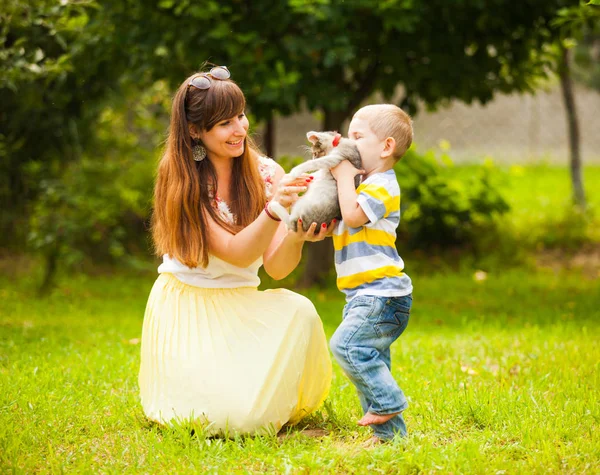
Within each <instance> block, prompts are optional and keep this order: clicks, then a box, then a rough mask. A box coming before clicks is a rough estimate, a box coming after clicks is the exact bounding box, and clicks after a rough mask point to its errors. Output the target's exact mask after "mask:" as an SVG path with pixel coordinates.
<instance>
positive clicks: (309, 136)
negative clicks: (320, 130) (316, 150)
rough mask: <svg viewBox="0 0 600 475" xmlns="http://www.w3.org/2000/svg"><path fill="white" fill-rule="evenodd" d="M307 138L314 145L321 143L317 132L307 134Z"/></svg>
mask: <svg viewBox="0 0 600 475" xmlns="http://www.w3.org/2000/svg"><path fill="white" fill-rule="evenodd" d="M306 138H307V139H308V141H309V142H310V143H311V144H313V145H314V144H315V143H317V142H318V141H319V137H318V135H317V132H313V131H312V130H311V131H310V132H308V133H307V134H306Z"/></svg>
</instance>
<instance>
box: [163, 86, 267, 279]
mask: <svg viewBox="0 0 600 475" xmlns="http://www.w3.org/2000/svg"><path fill="white" fill-rule="evenodd" d="M189 80H190V78H188V79H186V80H185V81H184V82H183V83H182V84H181V86H180V87H179V89H178V90H177V93H176V94H175V97H174V99H173V106H172V110H171V123H170V126H169V136H168V139H167V144H166V148H165V151H164V153H163V156H162V158H161V160H160V163H159V165H158V175H157V178H156V185H155V187H154V212H153V215H152V237H153V239H154V247H155V252H156V254H157V255H158V256H161V255H163V254H169V256H170V257H174V258H176V259H178V260H179V261H180V262H182V263H183V264H185V265H186V266H188V267H196V266H198V264H200V265H202V267H206V266H207V265H208V254H209V249H208V235H207V220H208V216H210V217H211V218H212V219H214V220H215V221H216V222H217V223H218V224H219V225H220V226H222V227H223V228H225V229H227V230H228V231H230V232H232V233H237V232H239V231H240V230H241V229H243V228H244V227H246V226H247V225H248V224H250V223H251V222H252V221H254V220H255V219H256V218H257V217H258V215H259V214H260V212H261V211H262V209H263V207H264V206H265V202H266V196H265V188H264V182H263V180H262V178H261V176H260V173H259V171H258V151H257V149H256V148H255V146H254V144H253V143H252V141H251V139H250V138H249V137H248V136H246V138H245V139H244V152H243V153H242V154H241V155H240V156H239V157H236V158H234V159H233V172H232V179H231V184H230V193H229V196H231V197H232V198H233V197H235V198H234V199H231V200H230V202H229V203H228V205H229V208H230V210H231V212H232V214H233V215H234V216H235V219H236V222H235V223H234V224H233V225H231V224H230V223H228V222H226V221H224V220H223V219H222V218H221V217H220V216H219V214H218V212H217V211H216V210H215V209H214V208H213V207H212V206H211V198H210V197H209V186H213V187H214V193H217V174H216V171H215V168H214V167H213V165H212V163H211V161H210V160H209V159H204V160H202V161H200V162H196V161H194V159H193V155H192V138H191V136H190V132H189V124H194V125H195V126H196V128H197V129H198V130H206V131H208V130H210V129H212V128H213V127H214V126H215V125H216V124H217V123H219V122H221V121H222V120H226V119H230V118H232V117H234V116H236V115H238V114H240V113H242V112H243V111H244V109H245V107H246V99H245V97H244V94H243V92H242V91H241V89H240V88H239V87H238V85H237V84H235V83H234V82H233V81H231V80H229V79H228V80H217V79H213V80H212V83H211V87H210V88H209V89H205V90H201V89H197V88H195V87H188V84H189Z"/></svg>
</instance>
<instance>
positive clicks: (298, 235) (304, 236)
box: [288, 219, 337, 242]
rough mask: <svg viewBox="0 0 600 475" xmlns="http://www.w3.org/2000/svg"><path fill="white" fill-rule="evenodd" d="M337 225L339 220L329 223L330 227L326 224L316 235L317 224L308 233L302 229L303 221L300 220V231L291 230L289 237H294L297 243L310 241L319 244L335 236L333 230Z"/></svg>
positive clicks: (312, 225) (310, 227)
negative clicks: (318, 242)
mask: <svg viewBox="0 0 600 475" xmlns="http://www.w3.org/2000/svg"><path fill="white" fill-rule="evenodd" d="M336 225H337V219H334V220H333V221H331V223H329V226H326V225H325V223H323V224H322V225H321V228H320V229H319V232H318V233H316V234H315V231H316V230H317V223H312V224H311V225H310V226H309V227H308V230H307V231H304V229H303V228H302V220H301V219H299V220H298V229H297V230H296V231H292V230H289V231H288V236H293V238H294V239H295V240H297V241H299V242H300V241H310V242H317V241H322V240H323V239H325V238H326V237H330V236H331V235H332V234H333V230H334V229H335V227H336Z"/></svg>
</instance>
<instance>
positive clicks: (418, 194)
mask: <svg viewBox="0 0 600 475" xmlns="http://www.w3.org/2000/svg"><path fill="white" fill-rule="evenodd" d="M305 160H306V159H304V158H302V157H291V156H284V157H282V158H280V159H279V163H280V164H281V165H282V166H283V168H284V169H285V170H286V171H289V170H291V169H292V168H293V167H294V166H295V165H298V164H299V163H301V162H303V161H305ZM457 170H458V169H457V168H455V167H454V166H453V163H452V160H451V159H450V157H449V156H448V155H446V154H442V155H441V156H439V157H438V156H436V155H435V153H434V152H433V151H428V152H426V153H424V154H420V153H417V152H416V151H415V148H414V147H413V148H411V149H410V150H409V151H408V152H407V154H406V155H405V157H403V158H402V160H400V162H398V164H397V165H396V167H395V172H396V175H397V177H398V181H399V183H400V186H401V190H402V197H401V203H402V204H401V210H402V216H401V220H400V228H399V233H400V234H401V235H402V237H401V240H402V242H406V243H407V244H408V245H409V246H410V247H412V248H417V249H426V248H430V247H432V246H435V247H445V246H460V245H466V244H470V243H472V242H473V240H474V239H475V238H476V236H477V234H478V233H479V232H480V231H483V230H489V229H490V228H492V227H493V226H494V225H495V220H496V217H497V216H500V215H502V214H504V213H506V212H507V211H508V210H509V209H510V208H509V205H508V203H507V201H506V200H505V199H504V197H503V196H502V195H501V193H500V191H499V190H500V184H501V183H500V181H501V179H500V177H501V174H500V171H499V170H498V169H497V168H496V167H494V166H493V165H492V164H491V163H490V162H486V163H485V164H484V165H482V166H480V167H479V168H478V169H477V171H476V172H475V173H474V174H472V175H470V176H464V174H460V173H458V172H457Z"/></svg>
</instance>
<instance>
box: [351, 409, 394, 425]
mask: <svg viewBox="0 0 600 475" xmlns="http://www.w3.org/2000/svg"><path fill="white" fill-rule="evenodd" d="M398 414H400V413H399V412H396V413H394V414H383V415H382V414H372V413H370V412H367V413H366V414H365V415H364V416H363V418H362V419H361V420H360V421H358V425H359V426H370V425H371V424H375V425H379V424H383V423H384V422H387V421H389V420H390V419H391V418H392V417H394V416H397V415H398Z"/></svg>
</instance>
